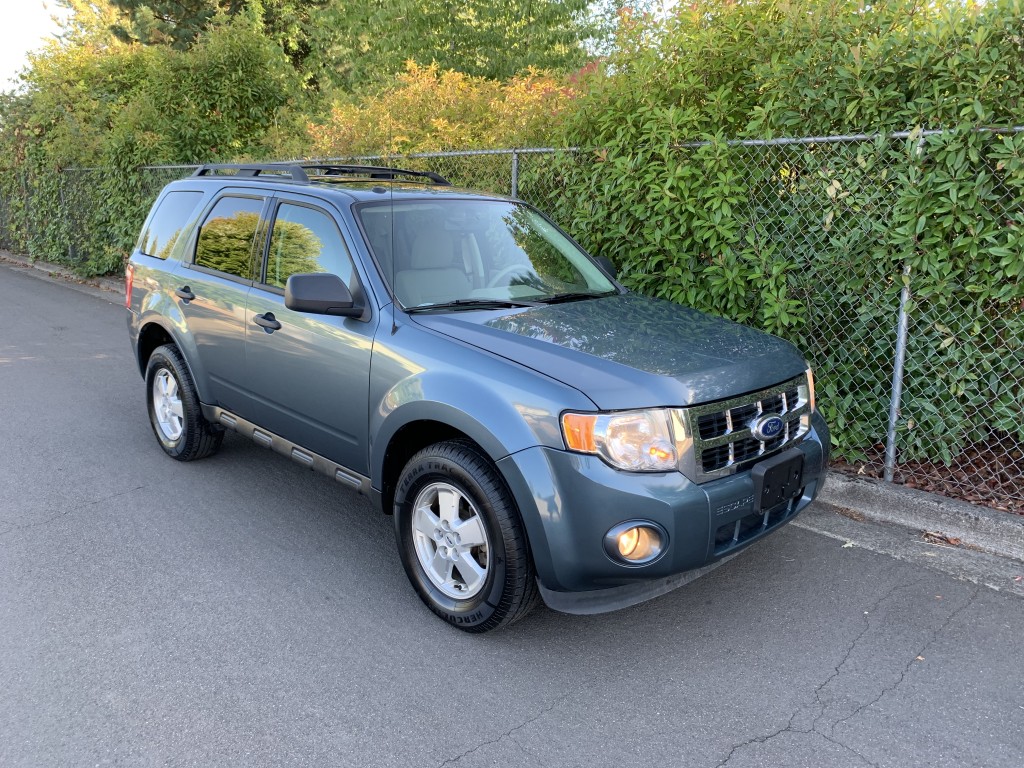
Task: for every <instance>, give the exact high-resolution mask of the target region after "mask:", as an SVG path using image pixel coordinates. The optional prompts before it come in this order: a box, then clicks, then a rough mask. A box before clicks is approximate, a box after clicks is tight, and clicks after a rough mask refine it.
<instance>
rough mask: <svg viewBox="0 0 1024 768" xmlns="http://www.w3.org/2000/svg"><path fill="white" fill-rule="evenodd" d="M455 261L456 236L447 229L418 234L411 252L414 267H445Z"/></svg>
mask: <svg viewBox="0 0 1024 768" xmlns="http://www.w3.org/2000/svg"><path fill="white" fill-rule="evenodd" d="M454 261H455V238H454V237H452V233H451V232H447V231H445V230H443V229H442V230H427V231H425V232H420V233H419V234H418V235H416V239H415V240H413V241H412V249H411V251H410V253H409V262H410V264H409V266H410V267H411V268H412V269H445V268H446V267H450V266H452V263H453V262H454Z"/></svg>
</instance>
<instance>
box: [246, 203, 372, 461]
mask: <svg viewBox="0 0 1024 768" xmlns="http://www.w3.org/2000/svg"><path fill="white" fill-rule="evenodd" d="M275 205H276V210H275V211H274V214H273V220H272V226H271V229H270V232H269V242H268V245H267V248H266V264H265V269H264V272H263V276H262V281H260V282H257V283H256V284H255V285H254V286H253V288H252V290H251V291H250V292H249V300H248V307H247V311H246V370H247V376H246V380H247V384H248V387H249V395H250V398H251V399H252V401H253V409H254V416H253V419H252V420H253V421H255V422H256V423H257V424H259V425H261V426H263V427H264V428H266V429H268V430H270V431H271V432H275V433H277V434H279V435H281V436H282V437H284V438H285V439H287V440H290V441H292V442H294V443H298V444H299V445H301V446H303V447H305V448H308V449H309V450H311V451H315V452H316V453H319V454H321V455H322V456H326V457H327V458H329V459H331V460H332V461H335V462H337V463H338V464H341V465H342V466H344V467H347V468H348V469H351V470H353V471H355V472H359V473H360V474H364V475H366V474H368V471H367V470H368V455H367V454H368V452H367V430H368V426H367V425H368V416H369V414H368V411H367V408H368V403H369V381H370V352H371V349H372V347H373V334H374V331H375V329H376V322H377V315H376V313H373V314H370V313H367V315H368V317H367V318H366V319H360V318H349V317H334V316H330V315H311V314H306V313H302V312H292V311H291V310H290V309H287V308H286V307H285V305H284V287H285V285H286V283H287V281H288V276H289V275H293V274H298V273H308V272H331V273H333V274H336V275H338V276H339V277H340V278H341V279H342V280H344V281H345V283H346V284H347V285H348V286H349V289H350V290H351V291H352V293H353V295H359V294H360V291H359V290H358V286H357V283H358V276H357V274H356V272H355V271H354V269H353V264H352V258H351V254H350V251H349V249H348V248H347V247H346V245H345V240H344V238H343V237H342V234H341V230H340V228H339V226H338V223H337V221H336V220H335V217H334V216H333V215H332V214H331V213H329V212H328V211H327V210H325V209H323V208H321V207H318V206H315V205H313V204H310V203H308V202H306V201H304V200H303V199H302V198H301V197H300V196H298V195H295V196H291V197H288V196H282V197H280V198H278V199H277V201H276V203H275ZM268 323H269V324H270V325H272V326H276V324H280V327H279V328H274V327H268Z"/></svg>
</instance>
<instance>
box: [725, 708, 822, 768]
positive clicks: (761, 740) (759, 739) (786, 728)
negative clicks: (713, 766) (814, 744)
mask: <svg viewBox="0 0 1024 768" xmlns="http://www.w3.org/2000/svg"><path fill="white" fill-rule="evenodd" d="M800 709H803V707H801V708H800ZM800 709H798V710H797V711H796V712H794V713H793V714H792V715H791V716H790V718H789V722H788V723H786V725H785V726H784V727H782V728H779V729H778V730H777V731H772V732H771V733H769V734H767V735H765V736H755V737H753V738H752V739H747V740H746V741H743V742H740V743H739V744H736V745H735V746H734V747H733V748H732V749H730V750H729V754H727V755H726V756H725V759H724V760H723V761H722V762H720V763H719V764H718V766H717V768H724V766H725V765H727V764H728V763H729V761H730V760H732V756H733V755H735V754H736V752H737V751H739V750H740V749H743V747H749V746H750V745H751V744H764V743H766V742H769V741H771V740H772V739H774V738H775V737H776V736H781V735H782V734H783V733H786V732H787V731H790V730H792V728H793V720H795V719H796V716H797V715H799V714H800Z"/></svg>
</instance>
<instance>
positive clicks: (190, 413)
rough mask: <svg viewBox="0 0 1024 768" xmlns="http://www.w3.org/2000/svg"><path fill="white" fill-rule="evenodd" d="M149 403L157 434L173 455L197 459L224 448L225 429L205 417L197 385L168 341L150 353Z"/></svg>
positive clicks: (148, 373)
mask: <svg viewBox="0 0 1024 768" xmlns="http://www.w3.org/2000/svg"><path fill="white" fill-rule="evenodd" d="M146 402H147V404H148V406H149V423H150V425H151V426H152V427H153V434H154V435H156V439H157V442H159V443H160V447H161V448H163V449H164V452H165V453H166V454H167V455H168V456H170V457H171V458H174V459H177V460H178V461H193V460H195V459H202V458H205V457H206V456H210V455H212V454H214V453H216V452H217V449H218V448H220V444H221V441H222V440H223V439H224V431H223V430H221V429H218V428H216V427H214V426H213V425H212V424H210V422H208V421H207V420H206V419H205V418H204V417H203V410H202V407H201V406H200V404H199V395H198V393H197V392H196V387H195V384H194V383H193V381H192V376H191V375H190V374H189V372H188V367H187V366H186V365H185V361H184V359H183V358H182V356H181V353H180V352H179V351H178V348H177V347H174V346H172V345H170V344H165V345H164V346H162V347H157V348H156V349H155V350H153V354H151V355H150V356H149V362H148V363H147V365H146Z"/></svg>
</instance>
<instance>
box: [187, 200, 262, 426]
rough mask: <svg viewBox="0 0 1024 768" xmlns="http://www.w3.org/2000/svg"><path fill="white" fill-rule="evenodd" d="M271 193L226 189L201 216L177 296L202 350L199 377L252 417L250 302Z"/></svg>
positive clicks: (212, 395) (207, 394) (216, 399)
mask: <svg viewBox="0 0 1024 768" xmlns="http://www.w3.org/2000/svg"><path fill="white" fill-rule="evenodd" d="M267 205H268V197H267V196H265V195H259V194H253V193H252V192H251V191H250V190H238V191H232V190H225V191H223V192H222V193H221V194H219V195H218V196H217V197H216V198H215V199H214V201H213V202H212V204H211V205H210V207H209V208H208V209H207V211H206V212H205V214H204V215H203V216H202V217H201V221H202V223H201V224H200V227H199V231H198V233H197V235H196V238H195V241H194V243H193V250H192V254H191V255H192V258H191V259H185V260H184V263H183V264H182V268H181V269H178V270H177V271H176V272H175V273H174V280H175V284H174V294H173V295H174V296H175V298H176V301H177V302H178V305H179V307H180V309H181V313H182V314H183V315H184V317H185V321H186V324H187V326H188V333H190V334H191V335H192V337H193V339H194V340H195V344H196V348H197V351H198V356H199V360H198V367H199V368H200V370H199V371H196V372H195V373H196V376H197V378H201V379H202V380H203V381H204V382H205V383H206V387H205V390H206V391H204V393H203V397H204V399H205V400H208V401H209V403H210V404H212V405H220V406H221V407H223V408H226V409H227V410H229V411H233V412H234V413H237V414H239V415H241V416H246V417H248V414H249V413H250V411H251V407H250V403H249V400H248V397H247V395H246V387H245V383H244V380H243V377H244V375H245V302H246V297H247V295H248V293H249V289H250V288H251V286H252V283H253V280H254V279H255V276H256V274H257V272H258V269H257V264H258V259H257V258H256V243H257V241H258V240H259V238H258V237H257V234H258V232H259V227H260V222H261V219H262V216H263V214H264V209H265V208H266V206H267Z"/></svg>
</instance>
